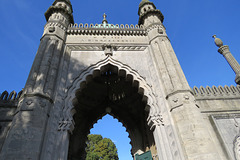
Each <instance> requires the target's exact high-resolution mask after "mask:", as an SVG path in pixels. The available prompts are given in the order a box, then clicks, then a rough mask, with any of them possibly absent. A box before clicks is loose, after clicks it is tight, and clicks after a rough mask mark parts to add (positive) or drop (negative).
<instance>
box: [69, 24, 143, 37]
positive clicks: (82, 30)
mask: <svg viewBox="0 0 240 160" xmlns="http://www.w3.org/2000/svg"><path fill="white" fill-rule="evenodd" d="M67 34H69V35H82V34H84V35H124V36H146V30H145V28H144V26H143V25H140V26H139V25H133V24H131V25H128V24H126V25H123V24H121V25H118V24H116V25H113V24H108V25H103V24H95V25H94V24H90V25H89V24H87V23H86V24H84V25H83V24H82V23H81V24H79V25H78V24H76V23H75V24H70V25H69V27H68V30H67Z"/></svg>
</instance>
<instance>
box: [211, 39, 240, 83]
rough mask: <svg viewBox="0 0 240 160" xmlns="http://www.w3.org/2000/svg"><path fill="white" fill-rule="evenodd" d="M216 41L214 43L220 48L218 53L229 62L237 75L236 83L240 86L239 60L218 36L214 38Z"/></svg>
mask: <svg viewBox="0 0 240 160" xmlns="http://www.w3.org/2000/svg"><path fill="white" fill-rule="evenodd" d="M213 38H214V39H215V40H214V42H215V44H216V46H218V47H219V49H218V52H219V53H220V54H222V55H223V56H224V58H225V59H226V60H227V62H228V64H229V65H230V67H231V68H232V70H233V71H234V73H235V74H236V78H235V82H236V83H237V84H239V85H240V65H239V63H238V62H237V60H236V59H235V58H234V57H233V55H232V53H231V52H230V50H229V46H228V45H223V42H222V40H221V39H219V38H217V37H216V35H214V36H213Z"/></svg>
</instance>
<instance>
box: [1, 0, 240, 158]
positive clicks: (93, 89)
mask: <svg viewBox="0 0 240 160" xmlns="http://www.w3.org/2000/svg"><path fill="white" fill-rule="evenodd" d="M72 12H73V10H72V5H71V2H70V0H55V1H54V3H53V4H52V6H50V7H49V9H48V10H47V11H46V13H45V17H46V20H47V23H46V25H45V28H44V33H43V36H42V38H41V42H40V46H39V49H38V51H37V54H36V57H35V60H34V62H33V65H32V69H31V71H30V74H29V77H28V80H27V82H26V85H25V87H24V89H23V91H21V92H20V93H18V94H17V93H16V92H12V93H10V94H8V92H3V93H2V94H0V95H1V97H0V115H1V117H0V159H1V160H83V159H85V156H86V153H85V147H86V143H85V142H86V139H87V135H88V134H89V132H90V129H91V128H92V127H93V124H94V123H95V122H96V121H97V120H98V119H100V118H101V117H103V116H104V115H106V114H110V115H112V116H113V117H115V118H117V119H118V120H119V121H120V122H122V124H123V125H124V126H125V127H126V129H127V132H128V133H129V137H130V139H131V145H132V150H131V153H132V155H133V158H136V155H137V156H138V155H141V154H143V153H148V155H150V156H152V159H153V160H235V159H236V160H239V159H240V151H239V148H240V126H239V124H240V86H238V85H237V86H230V87H228V86H225V87H221V86H219V87H216V86H213V87H212V88H210V87H206V88H203V87H200V88H197V87H194V88H193V89H192V88H190V87H189V85H188V82H187V80H186V78H185V76H184V73H183V71H182V69H181V66H180V64H179V62H178V59H177V57H176V55H175V53H174V50H173V48H172V46H171V43H170V41H169V38H168V36H167V34H166V30H165V27H164V26H163V20H164V16H163V14H162V13H161V11H160V10H158V9H157V7H156V6H155V5H154V3H152V2H150V1H148V0H142V2H141V3H140V4H139V10H138V14H139V22H138V24H137V25H113V24H109V23H108V21H107V19H106V15H105V14H104V19H103V21H102V23H101V24H85V25H83V24H75V23H74V19H73V15H72ZM215 38H216V37H215ZM219 40H220V39H217V40H216V41H219ZM219 47H220V49H219V51H220V52H221V53H222V54H223V55H224V57H225V58H226V59H227V60H228V62H229V64H230V65H231V67H233V68H234V71H235V72H236V74H237V78H236V82H237V83H238V82H239V81H238V80H239V79H238V75H239V73H240V69H239V64H238V63H237V62H236V61H234V60H235V59H234V57H233V56H232V55H231V53H230V52H229V50H226V49H224V48H227V49H228V47H227V46H223V45H222V44H221V45H219Z"/></svg>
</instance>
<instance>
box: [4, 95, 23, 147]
mask: <svg viewBox="0 0 240 160" xmlns="http://www.w3.org/2000/svg"><path fill="white" fill-rule="evenodd" d="M21 94H22V91H21V92H19V93H18V94H17V93H16V92H15V91H12V92H11V93H10V94H9V93H8V92H7V91H4V92H3V93H2V94H1V93H0V151H1V149H2V145H3V143H4V140H5V138H6V136H7V133H8V130H9V128H10V127H11V123H12V119H13V116H14V115H15V113H16V109H17V103H18V100H19V98H20V96H21Z"/></svg>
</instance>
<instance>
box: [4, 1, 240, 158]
mask: <svg viewBox="0 0 240 160" xmlns="http://www.w3.org/2000/svg"><path fill="white" fill-rule="evenodd" d="M71 1H72V5H73V10H74V13H73V15H74V20H75V22H76V23H94V24H95V23H101V21H102V15H103V13H106V14H107V16H108V17H107V19H108V22H109V23H113V24H137V22H138V15H137V12H138V4H139V3H140V0H114V1H113V0H101V1H100V0H85V1H83V0H81V1H80V0H71ZM52 2H53V0H41V1H37V0H34V1H33V0H0V19H1V25H0V36H1V37H0V52H1V53H0V55H1V56H0V57H1V58H0V74H1V79H0V92H3V91H4V90H7V91H12V90H16V91H20V90H21V89H22V88H23V87H24V85H25V82H26V79H27V77H28V73H29V71H30V68H31V65H32V62H33V59H34V57H35V53H36V52H37V49H38V45H39V43H40V38H41V35H42V33H43V27H44V25H45V23H46V21H45V17H44V13H45V11H46V10H47V9H48V7H49V6H50V5H51V4H52ZM152 2H154V3H155V5H156V6H157V8H158V9H160V10H161V12H162V13H163V15H164V16H165V20H164V25H165V27H166V29H167V34H168V36H169V39H170V40H171V43H172V45H173V48H174V50H175V52H176V55H177V57H178V59H179V61H180V64H181V66H182V68H183V71H184V73H185V75H186V78H187V80H188V82H189V84H190V86H191V87H193V86H198V87H199V86H201V85H202V86H204V87H205V86H207V85H209V86H212V85H216V86H218V85H223V86H224V85H235V83H234V78H235V74H234V72H233V71H232V70H231V68H230V67H229V65H228V64H227V62H226V61H225V59H224V58H223V57H222V55H220V54H219V53H218V52H217V47H216V46H215V45H214V42H213V39H212V38H211V37H212V35H213V34H216V35H217V36H218V37H220V38H221V39H222V40H223V42H224V44H227V45H229V46H230V51H231V52H232V53H233V55H234V57H235V58H236V59H237V60H238V61H240V41H239V37H240V30H239V28H240V21H239V16H240V1H239V0H228V1H226V0H201V1H196V0H181V1H179V0H168V1H166V0H165V1H164V0H152ZM104 119H105V118H104ZM109 119H110V117H106V120H104V123H103V124H104V125H102V127H107V126H108V122H111V123H110V124H109V126H112V125H113V123H114V121H113V120H109ZM116 124H118V125H120V126H119V127H118V128H115V129H110V130H109V128H108V130H107V129H106V131H107V132H108V133H110V131H112V130H115V133H118V132H119V133H120V134H116V135H117V137H125V138H120V142H125V139H126V141H127V140H128V139H127V138H126V137H127V133H126V132H125V129H124V128H122V127H121V124H120V123H117V122H116ZM114 126H115V125H114ZM102 127H101V128H102ZM95 128H97V126H96V127H94V129H95ZM120 129H123V130H122V131H119V130H120ZM96 130H97V129H96ZM98 130H99V129H98ZM100 130H101V129H100ZM102 130H103V129H102ZM93 132H94V133H95V132H96V131H93ZM105 134H106V135H107V136H108V134H107V133H105ZM112 135H113V134H112ZM103 136H104V135H103ZM108 138H110V137H108ZM113 141H116V142H119V140H117V139H113ZM117 145H118V144H117ZM123 146H126V145H123ZM125 148H126V147H125ZM119 150H120V149H119ZM128 150H130V149H128ZM124 153H125V152H124ZM127 159H128V158H126V157H125V158H121V157H120V160H127Z"/></svg>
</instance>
